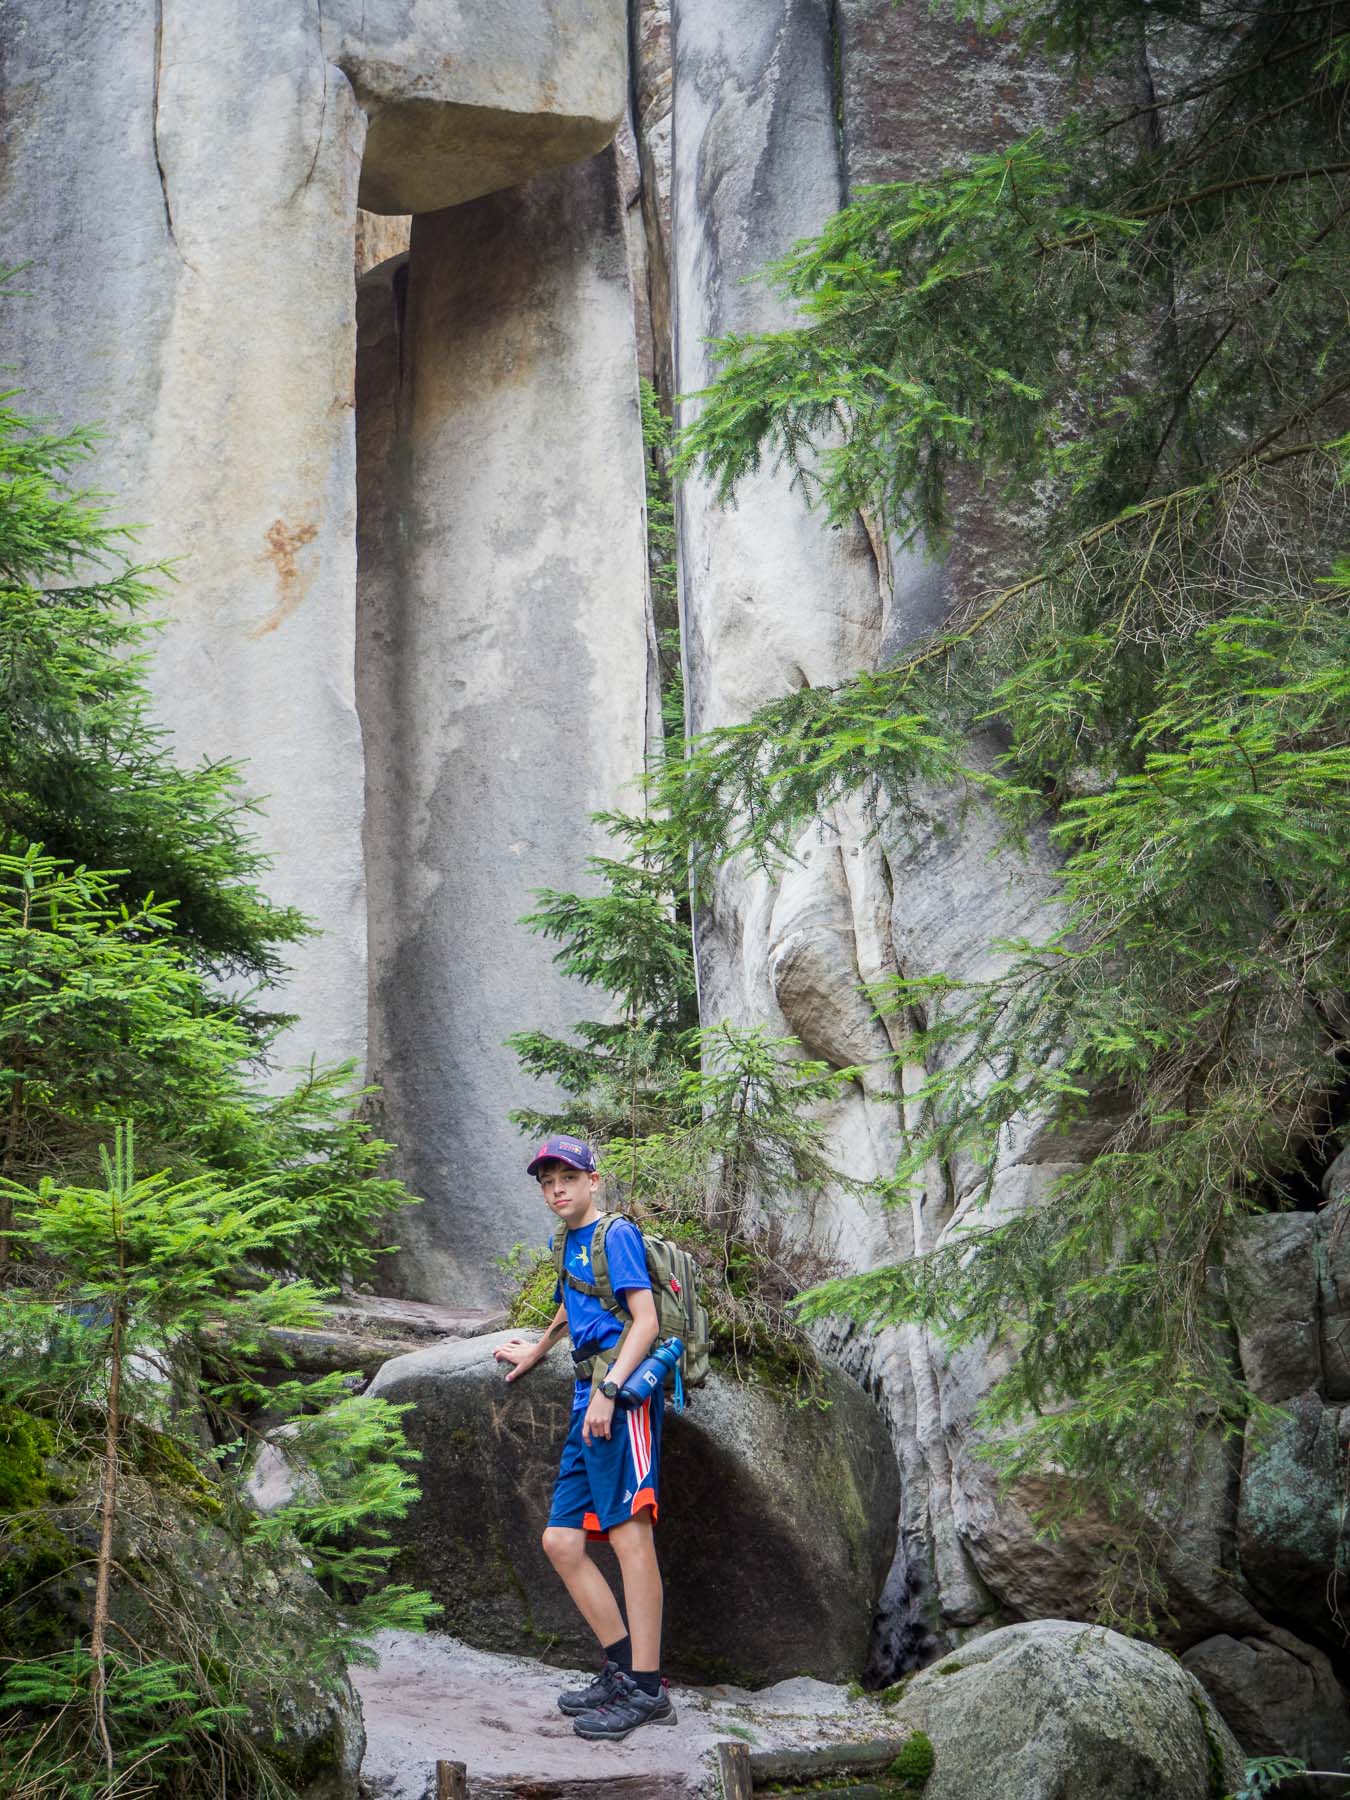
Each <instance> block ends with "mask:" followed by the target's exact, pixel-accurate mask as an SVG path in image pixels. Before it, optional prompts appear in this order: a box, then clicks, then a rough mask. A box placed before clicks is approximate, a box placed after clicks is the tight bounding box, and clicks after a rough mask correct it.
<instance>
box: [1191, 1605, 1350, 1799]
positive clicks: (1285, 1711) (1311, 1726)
mask: <svg viewBox="0 0 1350 1800" xmlns="http://www.w3.org/2000/svg"><path fill="white" fill-rule="evenodd" d="M1181 1660H1182V1662H1183V1663H1184V1664H1185V1666H1186V1667H1187V1668H1188V1669H1189V1670H1190V1671H1191V1673H1192V1675H1194V1676H1195V1678H1196V1680H1197V1681H1199V1682H1200V1683H1201V1684H1202V1685H1203V1687H1204V1689H1205V1692H1206V1693H1207V1694H1208V1695H1209V1697H1210V1699H1211V1700H1213V1702H1214V1704H1215V1705H1216V1706H1217V1707H1218V1709H1219V1711H1220V1712H1221V1713H1222V1714H1223V1716H1224V1719H1225V1721H1226V1722H1227V1724H1228V1725H1229V1727H1230V1728H1231V1729H1232V1731H1233V1734H1234V1736H1235V1737H1236V1738H1237V1739H1238V1741H1239V1743H1241V1745H1242V1747H1243V1748H1244V1750H1246V1751H1247V1753H1248V1755H1250V1756H1276V1755H1284V1756H1300V1757H1302V1758H1303V1760H1304V1762H1306V1763H1307V1764H1308V1766H1309V1768H1313V1769H1334V1768H1337V1767H1338V1766H1339V1765H1340V1763H1341V1760H1342V1758H1343V1756H1344V1754H1345V1745H1346V1744H1347V1743H1350V1712H1348V1711H1347V1707H1346V1701H1345V1695H1344V1694H1343V1693H1342V1692H1341V1689H1340V1685H1339V1683H1338V1682H1337V1680H1336V1677H1335V1674H1334V1673H1333V1671H1332V1667H1331V1663H1330V1662H1329V1661H1328V1659H1327V1658H1326V1657H1325V1656H1323V1655H1322V1653H1321V1651H1320V1650H1314V1649H1312V1648H1311V1647H1310V1646H1309V1645H1307V1644H1302V1643H1300V1642H1299V1640H1298V1639H1297V1638H1296V1637H1292V1636H1291V1635H1290V1634H1289V1633H1288V1632H1287V1631H1280V1630H1277V1629H1276V1628H1274V1627H1267V1635H1266V1636H1265V1637H1259V1638H1231V1637H1212V1638H1206V1639H1205V1640H1204V1641H1203V1643H1199V1644H1196V1645H1195V1646H1194V1647H1193V1648H1192V1649H1190V1650H1188V1651H1187V1652H1186V1654H1185V1655H1184V1656H1183V1657H1182V1659H1181ZM1304 1785H1306V1786H1308V1787H1309V1788H1311V1787H1312V1786H1313V1784H1312V1783H1306V1784H1304ZM1289 1791H1290V1792H1291V1793H1293V1792H1295V1791H1296V1789H1295V1788H1294V1787H1291V1788H1290V1790H1289Z"/></svg>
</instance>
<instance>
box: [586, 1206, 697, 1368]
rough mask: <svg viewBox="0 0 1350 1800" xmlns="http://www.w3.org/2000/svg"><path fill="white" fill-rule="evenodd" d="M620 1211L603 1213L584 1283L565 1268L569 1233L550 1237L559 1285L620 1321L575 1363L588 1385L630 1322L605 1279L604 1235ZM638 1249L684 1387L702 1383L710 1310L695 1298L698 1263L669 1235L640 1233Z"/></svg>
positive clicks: (612, 1353)
mask: <svg viewBox="0 0 1350 1800" xmlns="http://www.w3.org/2000/svg"><path fill="white" fill-rule="evenodd" d="M619 1216H620V1215H618V1214H615V1213H602V1214H601V1215H600V1218H599V1220H598V1221H597V1223H596V1227H595V1236H594V1237H593V1238H592V1239H591V1274H592V1275H593V1276H594V1277H595V1279H594V1280H593V1281H583V1280H582V1278H581V1277H580V1276H579V1275H574V1274H573V1273H572V1271H571V1270H570V1269H565V1268H564V1267H563V1250H564V1248H565V1247H566V1244H567V1233H566V1232H565V1231H560V1232H558V1233H557V1234H556V1236H555V1237H554V1241H553V1251H552V1256H553V1267H554V1268H555V1269H556V1270H557V1273H558V1280H559V1282H560V1283H562V1282H566V1283H567V1285H568V1287H573V1288H576V1289H577V1290H578V1291H579V1292H580V1293H583V1294H590V1295H592V1296H593V1298H595V1299H596V1300H598V1301H599V1302H600V1304H601V1306H603V1307H604V1309H605V1311H606V1312H610V1313H613V1315H614V1317H615V1318H616V1319H622V1320H623V1321H624V1327H623V1332H622V1334H621V1335H620V1337H619V1339H618V1342H617V1343H614V1344H611V1345H610V1347H609V1348H608V1349H607V1350H602V1351H601V1352H600V1353H599V1354H598V1355H597V1356H591V1357H587V1358H586V1359H585V1361H584V1362H579V1363H577V1364H576V1371H577V1374H578V1376H579V1377H580V1378H581V1379H582V1380H583V1381H584V1380H586V1379H587V1378H588V1377H589V1379H590V1383H591V1387H592V1389H595V1388H598V1387H599V1385H600V1383H601V1382H602V1381H603V1380H604V1379H605V1373H606V1371H607V1370H608V1369H609V1368H610V1367H611V1366H612V1365H613V1363H614V1362H615V1360H616V1358H617V1357H618V1354H619V1351H620V1350H621V1349H622V1348H623V1343H624V1339H625V1338H626V1337H627V1336H628V1333H629V1331H630V1329H631V1328H632V1324H633V1321H632V1319H631V1318H630V1317H629V1315H628V1313H627V1312H626V1311H625V1310H624V1308H623V1306H622V1305H621V1304H620V1302H619V1300H618V1299H617V1298H616V1296H615V1293H614V1289H613V1288H612V1287H611V1286H610V1280H609V1257H608V1255H607V1254H606V1252H605V1233H606V1232H607V1231H608V1230H609V1227H610V1225H611V1224H612V1223H613V1221H614V1219H615V1218H617V1217H619ZM642 1247H643V1249H644V1250H645V1251H646V1253H647V1273H648V1274H649V1275H650V1276H651V1278H652V1299H653V1300H655V1302H656V1323H657V1330H658V1333H659V1337H658V1341H659V1339H660V1338H667V1337H677V1338H679V1340H680V1342H681V1343H682V1344H683V1345H684V1355H683V1356H682V1357H681V1358H680V1377H681V1380H682V1382H683V1384H684V1386H685V1387H702V1385H703V1383H704V1382H705V1381H706V1380H707V1379H708V1309H707V1307H706V1306H704V1304H703V1302H702V1300H700V1298H699V1292H698V1264H697V1263H696V1262H695V1261H694V1259H693V1257H692V1256H691V1255H690V1254H689V1252H688V1251H687V1250H686V1249H684V1248H683V1247H682V1246H681V1245H679V1244H673V1243H672V1242H671V1241H670V1239H669V1238H657V1237H648V1236H647V1235H646V1233H645V1232H644V1233H643V1237H642Z"/></svg>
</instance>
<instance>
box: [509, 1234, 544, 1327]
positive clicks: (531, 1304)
mask: <svg viewBox="0 0 1350 1800" xmlns="http://www.w3.org/2000/svg"><path fill="white" fill-rule="evenodd" d="M497 1267H498V1268H499V1269H500V1270H501V1272H502V1276H503V1278H504V1285H505V1287H506V1290H507V1293H508V1295H509V1296H510V1301H509V1305H508V1309H507V1315H506V1322H507V1324H508V1325H514V1326H521V1325H524V1326H530V1327H533V1329H534V1330H536V1331H542V1330H543V1328H544V1326H546V1325H547V1324H548V1323H549V1322H550V1321H551V1320H552V1318H553V1315H554V1313H556V1312H557V1310H558V1302H557V1301H556V1300H555V1299H554V1294H555V1293H556V1291H557V1286H558V1275H557V1271H556V1270H555V1269H554V1267H553V1260H552V1258H551V1257H550V1256H549V1253H548V1251H547V1249H546V1248H545V1247H544V1246H542V1245H540V1244H526V1243H523V1242H522V1243H517V1244H513V1245H512V1246H511V1248H510V1250H509V1251H508V1252H507V1254H506V1255H505V1256H499V1257H498V1258H497Z"/></svg>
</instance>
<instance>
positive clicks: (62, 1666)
mask: <svg viewBox="0 0 1350 1800" xmlns="http://www.w3.org/2000/svg"><path fill="white" fill-rule="evenodd" d="M93 1668H94V1664H93V1658H92V1657H91V1656H90V1654H89V1652H88V1651H87V1650H85V1649H83V1648H82V1647H78V1646H77V1647H76V1648H75V1649H72V1650H67V1651H63V1652H61V1653H60V1654H58V1655H55V1656H50V1657H46V1658H44V1659H43V1660H41V1661H37V1662H19V1663H12V1664H10V1665H9V1666H8V1667H5V1666H4V1665H0V1720H3V1719H4V1718H5V1717H6V1716H8V1717H9V1718H11V1719H15V1718H22V1719H42V1720H57V1721H62V1722H64V1721H65V1720H66V1719H68V1718H69V1717H70V1716H71V1715H72V1714H73V1715H75V1716H76V1717H78V1716H79V1714H80V1713H81V1711H82V1708H83V1704H84V1701H85V1698H86V1695H87V1693H88V1690H89V1685H90V1679H91V1676H92V1674H93ZM244 1710H245V1709H244V1708H242V1707H232V1706H211V1705H203V1704H201V1701H200V1698H199V1696H198V1694H197V1692H196V1690H195V1688H194V1686H193V1683H192V1671H191V1670H190V1668H189V1667H188V1665H187V1664H185V1663H171V1662H166V1661H162V1660H159V1659H157V1658H155V1659H151V1660H146V1661H139V1660H135V1659H133V1658H131V1657H127V1656H121V1655H112V1656H110V1657H109V1658H108V1659H107V1718H108V1726H109V1731H110V1734H111V1736H112V1739H113V1742H114V1744H115V1745H116V1746H117V1749H118V1751H119V1753H120V1755H119V1761H120V1762H121V1763H122V1764H123V1766H124V1768H125V1769H126V1776H125V1778H124V1779H122V1778H118V1777H114V1778H113V1780H112V1781H109V1780H108V1779H107V1777H106V1776H105V1775H104V1774H103V1772H102V1771H100V1772H99V1773H98V1774H93V1773H91V1772H89V1771H88V1770H87V1768H86V1767H85V1765H83V1764H82V1762H81V1760H80V1758H79V1754H78V1750H77V1748H76V1746H75V1744H74V1743H72V1742H71V1741H70V1739H69V1738H65V1737H62V1738H59V1739H54V1738H53V1736H52V1734H50V1733H47V1734H44V1733H42V1732H41V1728H38V1729H37V1730H34V1729H33V1728H32V1727H26V1728H24V1729H21V1730H16V1731H11V1732H9V1733H7V1734H5V1735H0V1778H3V1781H4V1784H5V1785H4V1791H5V1793H7V1794H10V1795H13V1796H15V1797H16V1800H40V1797H41V1796H45V1795H48V1794H51V1795H59V1796H60V1800H112V1796H114V1795H117V1794H122V1793H139V1794H144V1793H146V1792H148V1791H150V1782H151V1781H152V1780H153V1779H154V1771H156V1770H158V1771H159V1772H165V1771H169V1770H172V1771H173V1772H174V1774H175V1775H177V1776H180V1777H181V1776H188V1775H189V1771H190V1770H191V1767H192V1761H193V1746H194V1740H195V1739H198V1738H203V1737H205V1738H212V1737H215V1736H218V1735H219V1734H220V1733H221V1731H222V1729H223V1728H228V1727H229V1726H230V1725H231V1724H235V1725H237V1724H238V1723H239V1721H240V1720H241V1718H242V1716H243V1713H244Z"/></svg>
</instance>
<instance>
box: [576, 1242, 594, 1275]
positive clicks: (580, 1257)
mask: <svg viewBox="0 0 1350 1800" xmlns="http://www.w3.org/2000/svg"><path fill="white" fill-rule="evenodd" d="M577 1261H578V1262H579V1263H580V1264H581V1266H582V1268H583V1269H586V1268H589V1267H590V1262H591V1258H590V1252H589V1251H588V1250H587V1248H586V1246H585V1245H584V1244H583V1245H582V1246H581V1248H580V1250H578V1251H577Z"/></svg>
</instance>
